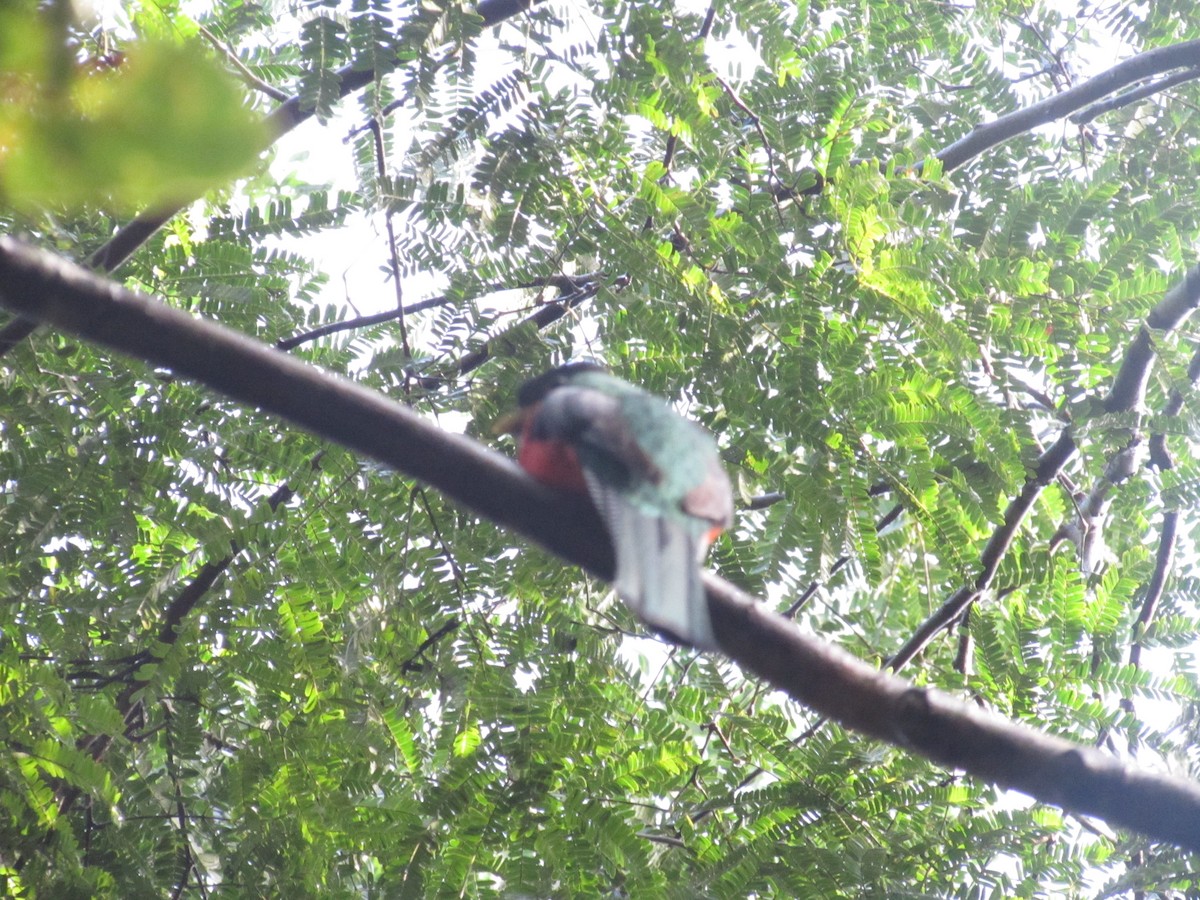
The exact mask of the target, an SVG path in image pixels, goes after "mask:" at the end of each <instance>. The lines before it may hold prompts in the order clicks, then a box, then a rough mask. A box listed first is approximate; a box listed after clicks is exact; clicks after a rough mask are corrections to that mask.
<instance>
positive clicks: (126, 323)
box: [0, 238, 1200, 850]
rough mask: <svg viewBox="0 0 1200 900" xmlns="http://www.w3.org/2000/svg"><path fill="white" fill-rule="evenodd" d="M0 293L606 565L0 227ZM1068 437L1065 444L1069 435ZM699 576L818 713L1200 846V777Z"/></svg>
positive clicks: (357, 410)
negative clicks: (1071, 733) (1179, 773)
mask: <svg viewBox="0 0 1200 900" xmlns="http://www.w3.org/2000/svg"><path fill="white" fill-rule="evenodd" d="M0 304H3V305H5V306H7V307H8V308H9V309H11V310H13V311H14V312H17V313H19V314H21V315H23V316H27V317H30V318H33V319H37V320H41V321H46V322H48V323H50V324H53V325H54V326H56V327H59V328H62V329H65V330H67V331H71V332H74V333H76V334H78V335H80V336H81V337H84V338H87V339H90V340H94V341H96V342H98V343H101V344H104V345H106V346H108V347H111V348H113V349H115V350H118V351H120V352H123V353H126V354H130V355H132V356H135V357H137V358H140V359H143V360H145V361H147V362H150V363H152V364H154V365H160V366H166V367H169V368H170V369H172V370H173V371H174V372H176V373H178V374H180V375H183V376H187V377H191V378H195V379H197V380H198V381H200V382H202V383H204V384H206V385H208V386H209V387H211V388H214V389H216V390H218V391H221V392H223V393H226V394H228V395H229V396H231V397H233V398H234V399H236V400H239V401H240V402H243V403H247V404H250V405H254V406H257V407H259V408H261V409H262V410H264V411H266V412H269V413H272V414H275V415H279V416H282V417H283V418H286V419H288V420H289V421H292V422H294V423H296V424H298V425H300V426H301V427H303V428H306V429H308V430H310V431H312V432H313V433H315V434H319V435H321V436H323V437H326V438H328V439H330V440H334V441H337V442H338V443H341V444H343V445H344V446H347V447H350V448H351V449H353V450H356V451H357V452H360V453H363V454H366V455H368V456H371V457H373V458H375V459H377V460H380V461H382V462H385V463H387V464H388V465H391V466H394V467H395V468H397V469H398V470H400V471H402V472H404V473H406V474H408V475H410V476H412V477H414V478H418V479H421V480H423V481H427V482H428V483H429V484H431V485H433V486H434V487H436V488H438V489H439V490H441V491H442V492H443V493H445V494H446V495H447V496H449V497H451V498H452V499H454V500H456V501H458V502H460V503H462V504H464V505H465V506H468V507H470V508H471V509H473V510H474V511H475V512H477V513H479V514H480V515H483V516H486V517H488V518H490V519H493V520H494V521H496V522H497V523H499V524H502V525H505V526H507V527H510V528H512V529H514V530H516V531H519V532H520V533H521V534H523V535H525V536H526V537H527V538H530V539H531V540H534V541H537V542H538V543H540V544H541V545H542V546H544V547H546V548H547V549H549V550H551V551H552V552H554V553H556V554H558V555H559V556H561V557H562V558H564V559H566V560H569V561H570V562H573V563H575V564H578V565H580V566H582V567H584V568H585V569H587V570H588V571H590V572H592V573H593V574H596V575H598V576H600V577H606V576H609V575H611V573H612V556H611V549H610V548H609V546H608V544H607V542H606V541H603V540H601V541H598V540H596V536H597V535H602V534H604V531H603V528H602V526H601V523H600V520H599V518H598V517H597V515H596V513H595V511H594V510H593V509H592V508H591V507H590V506H589V505H588V504H587V503H586V502H583V501H581V500H577V499H576V498H574V497H573V496H568V495H564V494H561V493H557V492H554V491H551V490H549V489H547V488H545V487H544V486H542V485H540V484H538V483H536V482H534V481H533V480H532V479H530V478H529V477H528V476H526V475H525V473H524V472H522V471H521V470H520V469H519V468H518V467H517V466H516V465H515V464H514V463H513V462H511V461H510V460H508V459H506V458H504V457H501V456H499V455H498V454H496V453H493V452H491V451H488V450H487V449H485V448H484V447H482V446H480V445H479V444H476V443H475V442H473V441H471V440H469V439H467V438H465V437H462V436H461V435H456V434H450V433H447V432H444V431H441V430H440V429H438V428H437V427H436V426H434V425H432V424H430V423H428V422H426V421H424V420H423V419H421V417H419V416H417V415H416V414H415V413H413V412H411V411H410V410H408V409H407V408H406V407H404V406H402V405H400V404H398V403H394V402H392V401H390V400H388V399H387V398H385V397H383V396H381V395H379V394H375V393H373V392H371V391H368V390H366V389H364V388H362V387H359V386H357V385H354V384H352V383H350V382H347V381H344V380H342V379H338V378H335V377H332V376H330V375H326V374H324V373H322V372H319V371H317V370H315V369H313V368H312V367H309V366H306V365H304V364H303V363H301V362H299V361H298V360H295V359H292V358H291V357H289V356H287V355H286V354H283V353H280V352H278V351H276V350H273V349H270V348H267V347H265V346H263V345H261V344H258V343H256V342H254V341H252V340H250V339H248V338H246V337H244V336H243V335H240V334H237V333H235V332H232V331H230V330H228V329H225V328H222V327H220V326H218V325H215V324H213V323H210V322H206V321H203V320H200V319H196V318H193V317H192V316H190V315H188V314H186V313H184V312H181V311H179V310H175V309H171V308H169V307H166V306H164V305H162V304H160V303H157V302H156V301H154V300H152V299H150V298H148V297H145V296H142V295H138V294H134V293H133V292H131V291H127V290H125V289H124V288H121V287H119V286H117V285H115V284H112V283H110V282H107V281H104V280H102V279H99V278H97V277H95V276H93V275H91V274H89V273H88V272H86V271H84V270H83V269H80V268H79V267H77V266H74V265H71V264H69V263H67V262H65V261H62V260H60V259H58V258H56V257H54V256H52V255H50V254H47V253H44V252H42V251H38V250H34V249H32V248H29V247H27V246H25V245H22V244H20V243H19V242H17V241H14V240H12V239H8V238H3V239H0ZM1064 440H1066V439H1065V438H1064V439H1060V442H1059V445H1062V446H1061V447H1060V446H1059V445H1056V447H1059V453H1060V454H1061V453H1063V452H1064V449H1063V448H1068V449H1073V447H1074V445H1073V442H1067V443H1064ZM1051 452H1053V448H1052V451H1051ZM1067 455H1069V453H1068V454H1067ZM1055 465H1056V459H1055V458H1054V457H1051V458H1045V457H1044V458H1043V461H1042V463H1041V464H1040V465H1039V468H1038V472H1037V473H1035V476H1034V477H1035V478H1040V479H1043V480H1047V481H1048V480H1049V479H1050V478H1052V477H1053V473H1052V472H1051V470H1052V469H1053V468H1054V467H1055ZM705 586H706V588H707V591H708V597H709V607H710V610H711V612H712V616H713V621H714V625H715V628H716V632H717V634H718V635H719V640H720V642H721V645H722V647H723V649H725V651H726V652H727V653H728V654H729V655H730V656H731V657H732V658H733V659H734V660H736V661H737V662H738V663H740V664H741V665H742V666H743V667H744V668H745V669H747V670H748V671H751V672H754V673H756V674H757V675H759V676H761V677H763V678H765V679H766V680H768V681H769V682H770V683H771V684H773V685H774V686H775V687H777V688H779V689H781V690H784V691H786V692H787V693H788V694H790V695H791V696H792V697H794V698H795V699H797V700H798V701H800V702H802V703H804V704H806V705H808V706H810V707H811V708H813V709H814V710H816V711H817V712H819V713H821V714H822V715H828V716H830V717H832V718H834V719H836V720H838V721H839V722H841V723H842V724H843V725H845V726H847V727H849V728H852V729H854V730H856V731H859V732H861V733H863V734H866V735H869V736H871V737H874V738H878V739H880V740H884V741H888V742H890V743H893V744H896V745H899V746H901V747H905V748H907V749H909V750H911V751H913V752H916V753H920V754H922V755H924V756H927V757H929V758H930V759H932V760H934V761H936V762H938V763H940V764H942V765H946V766H950V767H954V768H961V769H964V770H965V771H967V772H969V773H971V774H973V775H976V776H978V777H980V778H983V779H985V780H987V781H990V782H994V783H996V784H999V785H1002V786H1004V787H1009V788H1014V789H1016V790H1020V791H1023V792H1025V793H1028V794H1030V795H1031V796H1033V797H1035V798H1037V799H1039V800H1042V801H1043V802H1047V803H1053V804H1056V805H1059V806H1062V807H1064V808H1066V809H1069V810H1072V811H1074V812H1078V813H1084V814H1090V815H1095V816H1099V817H1101V818H1104V819H1106V820H1107V821H1109V822H1111V823H1112V824H1114V825H1118V826H1122V827H1126V828H1130V829H1133V830H1135V831H1139V832H1142V833H1144V834H1147V835H1150V836H1152V837H1155V838H1158V839H1161V840H1167V841H1171V842H1174V843H1176V844H1179V845H1180V846H1182V847H1186V848H1189V849H1192V850H1200V785H1196V784H1193V783H1190V782H1187V781H1183V780H1180V779H1176V778H1172V777H1168V776H1163V775H1157V774H1151V773H1146V772H1139V771H1137V770H1134V769H1131V768H1128V767H1126V766H1123V765H1122V764H1121V763H1119V762H1118V761H1117V760H1116V759H1114V758H1112V757H1109V756H1107V755H1105V754H1103V753H1101V752H1100V751H1098V750H1094V749H1092V748H1089V747H1084V746H1079V745H1075V744H1072V743H1070V742H1068V741H1064V740H1061V739H1059V738H1055V737H1050V736H1048V735H1044V734H1040V733H1038V732H1036V731H1033V730H1030V729H1028V728H1023V727H1019V726H1017V725H1014V724H1012V723H1010V722H1007V721H1005V720H1003V719H1001V718H999V717H997V716H994V715H991V714H988V713H985V712H982V711H980V710H977V709H973V708H971V707H969V706H967V705H966V704H964V703H961V702H959V701H957V700H954V699H952V698H950V697H949V696H946V695H944V694H940V693H938V692H936V691H932V690H923V689H919V688H915V687H913V686H912V685H910V684H908V683H907V682H905V681H903V680H902V679H899V678H897V677H895V676H891V675H887V674H885V673H882V672H879V671H877V670H875V669H874V668H872V667H871V666H868V665H866V664H865V663H863V662H861V661H859V660H857V659H855V658H854V657H852V656H850V655H849V654H848V653H845V652H844V651H842V650H839V649H837V648H835V647H831V646H828V645H825V644H823V643H821V642H820V641H817V640H815V639H814V638H812V637H809V636H806V635H804V634H802V633H801V632H800V631H799V629H797V628H796V626H795V625H793V624H792V623H791V622H788V621H787V620H786V619H784V618H783V617H781V616H778V615H776V614H774V613H771V612H769V611H768V610H766V609H765V607H764V606H763V605H762V604H761V603H756V602H755V601H754V600H753V598H751V597H748V596H747V595H745V594H743V593H741V592H740V591H738V590H737V589H736V588H734V587H733V586H732V585H730V584H728V583H726V582H724V581H722V580H721V579H720V578H717V577H716V576H714V575H711V574H706V575H705Z"/></svg>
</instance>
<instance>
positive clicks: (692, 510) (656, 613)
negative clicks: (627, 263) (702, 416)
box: [498, 362, 733, 650]
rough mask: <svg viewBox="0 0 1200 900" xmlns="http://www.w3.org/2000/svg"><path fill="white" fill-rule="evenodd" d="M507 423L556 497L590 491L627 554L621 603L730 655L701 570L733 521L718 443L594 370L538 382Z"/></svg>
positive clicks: (523, 459)
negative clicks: (717, 630)
mask: <svg viewBox="0 0 1200 900" xmlns="http://www.w3.org/2000/svg"><path fill="white" fill-rule="evenodd" d="M517 399H518V403H519V405H520V409H519V410H518V411H517V412H516V413H515V414H513V415H512V416H509V417H508V418H507V419H505V420H502V422H501V424H500V425H499V426H498V427H499V429H500V430H506V431H512V432H515V433H516V434H517V436H518V441H519V449H518V454H517V459H518V461H519V462H520V464H521V466H522V467H523V468H524V469H525V470H526V471H527V472H529V473H530V474H531V475H532V476H533V477H534V478H537V479H538V480H539V481H542V482H545V483H546V484H549V485H551V486H553V487H557V488H562V489H565V490H571V491H581V492H582V491H586V492H587V493H588V494H589V496H590V497H591V499H592V502H593V503H594V504H595V506H596V508H597V509H598V510H599V512H600V515H601V518H602V519H603V520H604V523H605V524H606V525H607V526H608V531H609V534H610V536H611V538H612V543H613V549H614V550H615V552H616V563H617V571H616V589H617V594H618V595H619V596H620V597H621V599H622V600H624V601H625V603H627V604H628V605H629V607H630V608H631V609H632V610H633V611H634V613H636V614H637V616H638V617H639V618H640V619H641V620H642V621H643V622H645V623H646V624H647V625H649V626H651V627H652V628H654V629H656V630H658V631H661V632H666V633H667V634H668V635H670V636H672V637H674V638H675V639H677V640H681V641H685V642H687V643H690V644H693V645H694V646H696V647H699V648H701V649H707V650H715V649H718V645H717V640H716V637H715V636H714V634H713V627H712V621H711V619H710V617H709V612H708V601H707V599H706V598H705V596H704V586H703V584H702V582H701V580H700V561H701V560H702V559H703V558H704V554H705V553H706V552H707V550H708V546H709V544H710V543H711V542H712V540H713V539H714V538H715V537H716V536H717V535H718V534H720V533H721V531H722V530H724V529H725V528H727V527H728V526H729V524H730V521H731V520H732V518H733V494H732V491H731V490H730V486H729V478H728V476H727V475H726V474H725V470H724V469H723V468H722V466H721V460H720V457H719V456H718V455H717V445H716V442H715V441H714V440H713V438H712V436H711V435H710V434H709V433H708V432H707V431H705V430H704V429H703V428H701V427H700V426H699V425H697V424H696V423H695V422H691V421H689V420H687V419H685V418H683V417H682V416H680V415H679V414H678V413H676V412H675V411H674V410H673V409H671V407H669V406H668V405H667V404H666V403H665V402H664V401H662V400H660V399H659V398H658V397H655V396H653V395H651V394H648V393H646V392H645V391H643V390H642V389H641V388H638V387H635V386H634V385H632V384H629V383H628V382H625V381H622V380H621V379H619V378H616V377H614V376H613V375H610V374H609V373H608V372H607V371H606V370H605V369H604V368H603V367H602V366H599V365H597V364H595V363H592V362H576V363H569V364H567V365H565V366H560V367H559V368H557V369H552V370H551V371H549V372H546V373H545V374H543V375H539V376H538V377H537V378H534V379H532V380H531V381H529V382H527V383H526V384H525V385H524V386H523V387H522V388H521V390H520V393H519V394H518V397H517Z"/></svg>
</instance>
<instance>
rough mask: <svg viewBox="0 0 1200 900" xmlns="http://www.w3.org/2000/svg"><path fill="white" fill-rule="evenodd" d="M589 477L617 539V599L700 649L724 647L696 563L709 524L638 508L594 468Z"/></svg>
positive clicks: (658, 627)
mask: <svg viewBox="0 0 1200 900" xmlns="http://www.w3.org/2000/svg"><path fill="white" fill-rule="evenodd" d="M584 478H585V480H586V481H587V485H588V493H589V495H590V496H591V498H592V502H593V503H595V504H596V508H597V509H598V510H599V511H600V515H601V517H602V518H603V519H604V524H605V525H607V526H608V533H609V535H610V536H611V538H612V542H613V550H614V551H615V554H616V560H617V572H616V578H615V581H614V584H615V587H616V589H617V594H618V596H620V598H621V599H622V600H623V601H625V603H626V604H627V605H628V606H629V608H630V609H632V610H633V612H634V613H635V614H636V615H637V617H638V618H639V619H641V620H642V621H643V622H645V623H646V624H647V625H649V626H650V627H652V628H654V629H656V630H657V631H661V632H665V633H667V634H668V635H669V636H671V637H673V638H675V639H676V640H678V641H683V642H685V643H688V644H692V645H693V646H695V647H697V648H699V649H701V650H717V649H719V647H718V645H717V640H716V637H715V636H714V634H713V627H712V620H711V618H710V617H709V612H708V598H707V597H706V596H705V593H704V584H703V582H702V581H701V580H700V567H699V566H698V565H697V564H696V558H697V556H698V555H699V552H700V547H701V544H702V543H703V544H705V545H706V544H707V541H705V540H704V536H703V534H702V531H703V529H704V527H705V526H704V523H703V522H700V521H699V520H687V519H684V518H683V517H679V516H662V515H659V514H656V513H654V512H653V511H650V510H647V509H645V508H644V507H642V506H639V505H636V504H634V503H633V502H631V501H630V498H629V497H628V496H627V495H626V494H625V493H624V492H622V491H621V490H619V489H617V488H615V487H614V486H613V485H612V484H611V483H610V482H607V481H605V480H603V479H601V478H599V477H598V476H597V475H596V474H594V473H593V472H591V471H589V470H586V469H585V470H584Z"/></svg>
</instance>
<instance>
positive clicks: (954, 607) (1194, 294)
mask: <svg viewBox="0 0 1200 900" xmlns="http://www.w3.org/2000/svg"><path fill="white" fill-rule="evenodd" d="M1198 305H1200V266H1196V267H1194V268H1192V269H1190V270H1189V271H1188V272H1187V274H1186V275H1184V277H1183V279H1182V280H1181V281H1180V282H1179V283H1178V284H1176V285H1175V286H1174V287H1173V288H1171V289H1170V290H1169V291H1167V293H1166V294H1164V295H1163V298H1162V300H1160V301H1159V302H1158V303H1157V304H1156V305H1155V307H1154V309H1152V310H1151V311H1150V314H1149V315H1148V316H1146V322H1145V324H1144V325H1143V326H1142V327H1141V328H1140V329H1139V330H1138V333H1137V336H1136V337H1135V338H1134V339H1133V341H1132V342H1131V343H1130V345H1129V347H1128V349H1127V350H1126V351H1125V357H1124V359H1122V361H1121V367H1120V369H1118V370H1117V374H1116V377H1115V378H1114V379H1113V384H1112V387H1111V388H1110V390H1109V393H1108V396H1107V397H1105V398H1104V408H1105V410H1106V411H1107V412H1112V413H1115V412H1130V411H1134V410H1137V409H1139V408H1140V407H1141V405H1142V401H1143V400H1144V399H1145V395H1146V386H1147V385H1148V384H1149V381H1150V372H1151V369H1152V367H1153V365H1154V357H1155V352H1154V344H1153V338H1152V337H1151V333H1152V331H1153V332H1159V333H1170V332H1172V331H1174V330H1175V329H1177V328H1178V327H1179V326H1180V325H1181V324H1183V322H1184V321H1185V320H1186V319H1187V318H1188V316H1190V315H1191V314H1192V313H1193V312H1194V311H1195V310H1196V308H1197V306H1198ZM1140 447H1141V443H1140V441H1136V440H1135V441H1131V442H1130V443H1129V444H1127V445H1126V446H1125V447H1124V448H1123V450H1122V452H1121V453H1119V454H1117V455H1116V456H1115V457H1114V459H1113V460H1112V461H1110V464H1109V466H1108V468H1107V470H1106V479H1105V481H1104V484H1105V487H1104V488H1103V490H1100V489H1097V491H1096V492H1095V493H1096V497H1097V499H1096V501H1095V505H1096V510H1097V513H1096V514H1097V516H1099V515H1102V514H1103V511H1104V508H1103V506H1102V504H1103V501H1104V499H1105V496H1106V495H1107V492H1108V489H1109V487H1111V484H1115V483H1118V482H1119V481H1121V480H1123V479H1124V478H1127V477H1128V476H1129V474H1131V471H1132V467H1135V466H1137V465H1140V462H1139V455H1138V451H1139V450H1140ZM1076 449H1077V446H1076V444H1075V438H1074V436H1073V435H1072V433H1071V429H1070V428H1066V429H1064V430H1063V432H1062V434H1060V435H1059V438H1058V440H1057V441H1056V442H1055V443H1054V445H1053V446H1051V447H1050V449H1048V450H1046V451H1045V452H1044V453H1043V454H1042V456H1041V458H1040V459H1039V460H1038V463H1037V466H1036V468H1035V470H1034V472H1033V473H1032V474H1031V475H1030V477H1029V478H1028V480H1026V482H1025V486H1024V488H1022V490H1021V493H1020V494H1019V495H1018V496H1017V497H1016V498H1015V499H1014V500H1013V501H1012V502H1011V503H1009V505H1008V508H1007V509H1006V510H1005V511H1004V521H1003V522H1002V524H1001V525H1000V527H999V528H997V529H996V531H995V533H994V534H993V535H992V537H991V539H990V540H989V541H988V542H987V545H986V546H985V547H984V549H983V552H982V554H980V574H979V575H978V577H976V579H975V581H974V583H973V584H970V585H964V586H963V587H961V588H959V589H958V590H957V591H955V592H954V594H952V595H951V597H950V599H948V600H947V601H946V602H945V603H943V604H942V606H941V607H940V608H939V609H938V610H937V611H936V612H934V613H933V615H932V616H930V617H929V618H928V619H926V620H925V621H924V622H922V623H921V626H920V627H919V628H918V629H917V631H916V633H915V634H914V635H913V636H912V637H911V638H909V640H908V641H907V642H906V643H905V644H904V646H903V647H901V648H900V650H898V651H897V652H896V655H895V656H893V657H892V658H891V659H890V660H888V667H889V668H890V669H892V670H893V671H895V670H898V669H899V668H901V667H902V666H904V665H906V664H907V663H909V662H910V661H911V660H912V658H913V657H914V656H916V655H917V654H918V653H920V652H921V651H922V650H923V649H924V648H925V647H926V646H927V645H928V644H929V642H930V641H931V640H933V638H934V637H935V636H936V635H937V634H938V633H939V632H941V631H942V630H943V629H945V628H948V627H949V626H950V625H952V624H953V623H954V622H955V620H956V619H958V617H959V616H960V615H962V613H963V612H964V611H965V610H966V609H967V607H968V606H970V605H971V603H973V602H974V601H975V600H976V599H978V598H979V596H980V595H981V594H983V592H984V591H986V590H987V589H988V588H989V587H990V586H991V584H992V581H993V580H994V579H995V577H996V572H997V571H998V569H999V567H1000V562H1001V560H1003V558H1004V555H1005V554H1006V553H1007V552H1008V548H1009V546H1010V545H1011V544H1012V541H1013V538H1014V537H1015V536H1016V533H1017V529H1018V528H1019V527H1020V525H1021V522H1022V521H1023V520H1024V518H1025V516H1026V515H1027V514H1028V512H1029V510H1030V509H1031V508H1032V507H1033V504H1034V501H1036V500H1037V498H1038V495H1039V494H1041V492H1042V489H1043V488H1045V487H1046V486H1048V485H1049V484H1050V482H1051V481H1053V480H1054V479H1055V477H1057V475H1058V473H1059V472H1061V471H1062V469H1063V466H1065V465H1066V464H1067V462H1068V461H1069V460H1070V458H1071V457H1072V456H1074V455H1075V450H1076ZM1083 512H1084V513H1086V512H1087V511H1086V510H1083ZM1098 526H1099V523H1098V522H1094V523H1090V522H1084V523H1083V524H1082V525H1080V528H1081V529H1086V528H1089V527H1091V528H1096V527H1098ZM1060 530H1061V529H1060Z"/></svg>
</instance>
